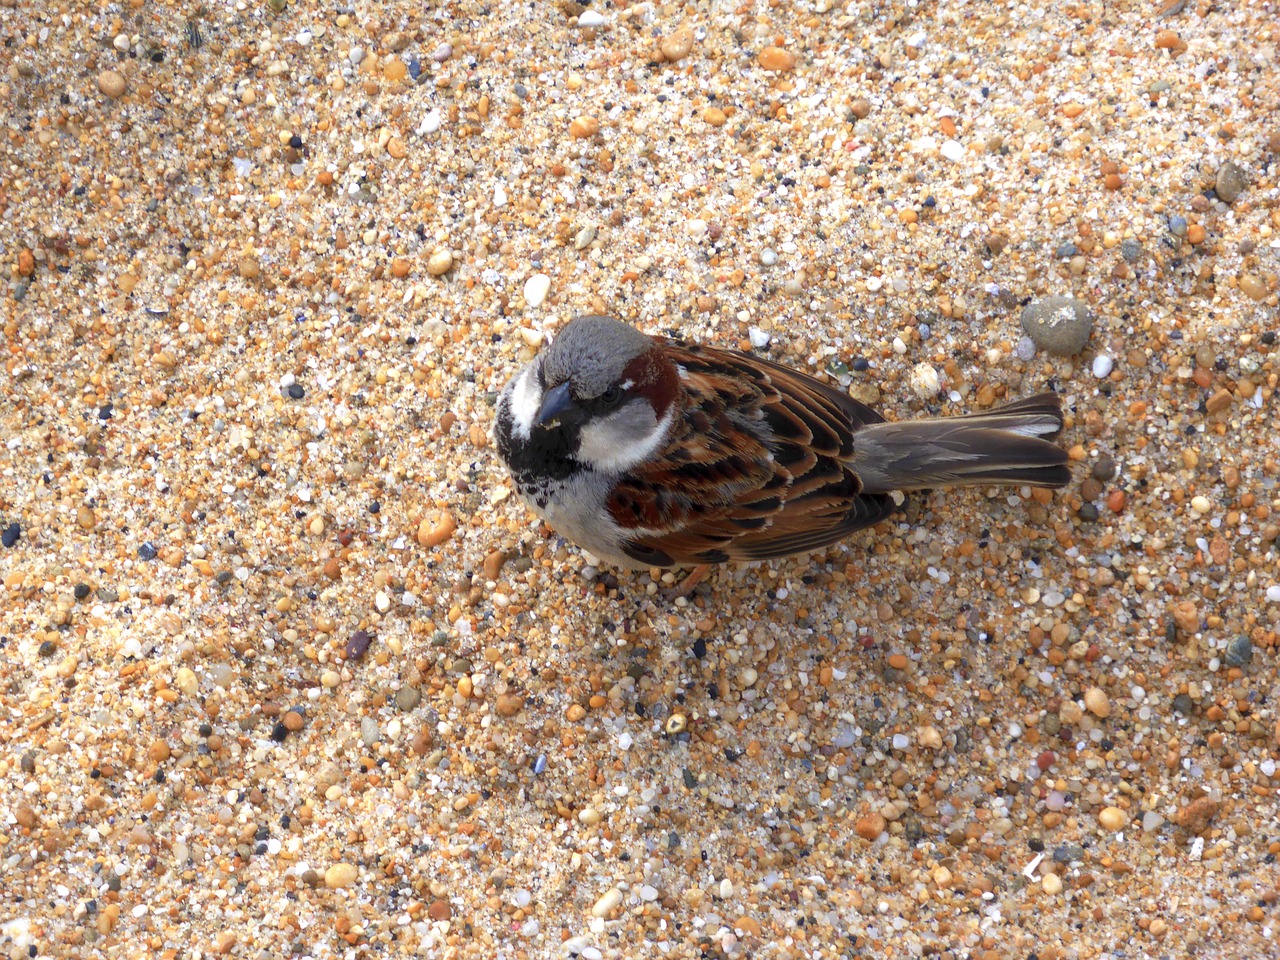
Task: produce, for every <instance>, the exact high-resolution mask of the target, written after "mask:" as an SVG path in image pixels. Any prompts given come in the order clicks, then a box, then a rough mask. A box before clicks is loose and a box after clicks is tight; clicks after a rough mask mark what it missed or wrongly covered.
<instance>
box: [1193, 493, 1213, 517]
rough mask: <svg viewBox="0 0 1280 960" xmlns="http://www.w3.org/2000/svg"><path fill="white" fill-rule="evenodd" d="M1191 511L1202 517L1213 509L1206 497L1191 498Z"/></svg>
mask: <svg viewBox="0 0 1280 960" xmlns="http://www.w3.org/2000/svg"><path fill="white" fill-rule="evenodd" d="M1191 509H1192V510H1194V511H1195V512H1196V513H1199V514H1202V515H1203V514H1206V513H1208V512H1209V511H1210V510H1212V509H1213V504H1212V503H1210V502H1209V498H1208V497H1192V498H1191Z"/></svg>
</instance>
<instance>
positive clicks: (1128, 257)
mask: <svg viewBox="0 0 1280 960" xmlns="http://www.w3.org/2000/svg"><path fill="white" fill-rule="evenodd" d="M1120 256H1121V257H1123V258H1124V262H1125V263H1137V262H1138V261H1139V260H1141V259H1142V244H1140V243H1139V242H1138V241H1137V240H1134V239H1133V238H1132V237H1129V238H1128V239H1125V240H1121V241H1120Z"/></svg>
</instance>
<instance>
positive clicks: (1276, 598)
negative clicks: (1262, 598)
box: [1267, 584, 1280, 603]
mask: <svg viewBox="0 0 1280 960" xmlns="http://www.w3.org/2000/svg"><path fill="white" fill-rule="evenodd" d="M1267 599H1268V600H1270V601H1271V602H1272V603H1280V584H1277V585H1275V586H1271V587H1267Z"/></svg>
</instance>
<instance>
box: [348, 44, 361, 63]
mask: <svg viewBox="0 0 1280 960" xmlns="http://www.w3.org/2000/svg"><path fill="white" fill-rule="evenodd" d="M347 59H348V60H350V61H351V62H352V63H355V64H359V63H360V61H361V60H363V59H364V47H352V48H351V52H350V53H348V54H347Z"/></svg>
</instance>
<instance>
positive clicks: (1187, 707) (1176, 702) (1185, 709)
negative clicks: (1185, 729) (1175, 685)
mask: <svg viewBox="0 0 1280 960" xmlns="http://www.w3.org/2000/svg"><path fill="white" fill-rule="evenodd" d="M1194 709H1195V704H1194V703H1192V702H1191V698H1190V697H1189V696H1187V695H1186V694H1185V693H1180V694H1178V695H1177V696H1176V697H1174V698H1173V712H1174V713H1180V714H1182V715H1183V716H1184V717H1189V716H1191V711H1192V710H1194Z"/></svg>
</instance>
